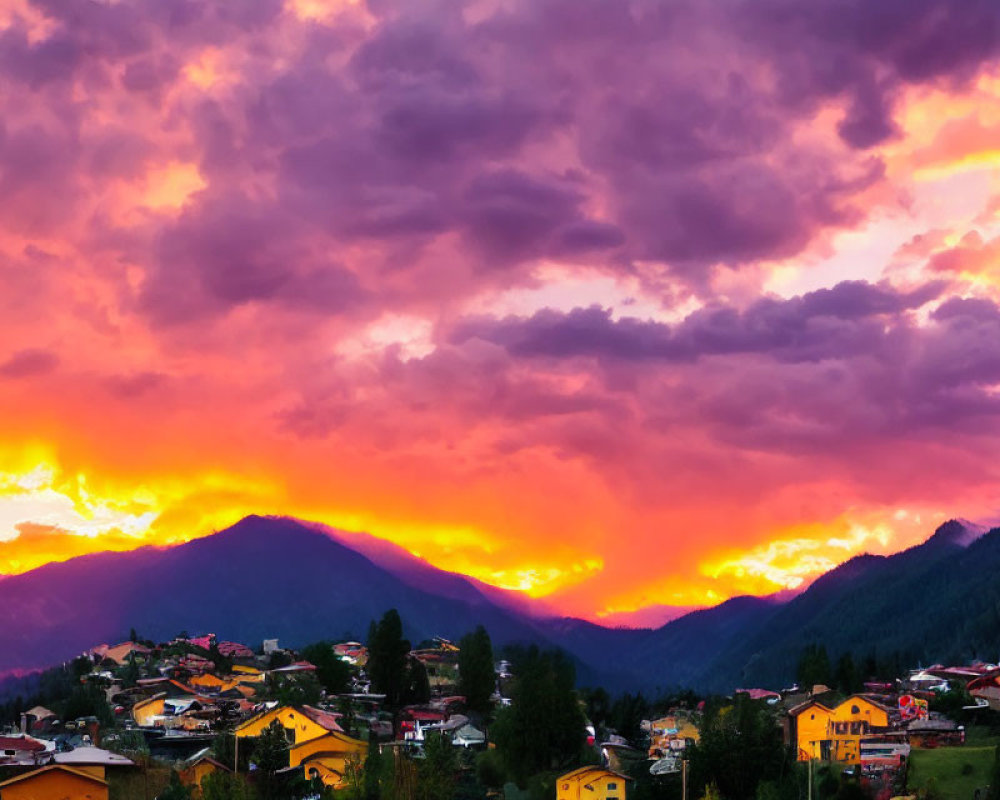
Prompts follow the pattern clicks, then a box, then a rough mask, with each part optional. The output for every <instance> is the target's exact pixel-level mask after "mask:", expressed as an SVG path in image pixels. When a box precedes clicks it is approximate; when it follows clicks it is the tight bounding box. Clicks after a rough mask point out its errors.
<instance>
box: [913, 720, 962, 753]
mask: <svg viewBox="0 0 1000 800" xmlns="http://www.w3.org/2000/svg"><path fill="white" fill-rule="evenodd" d="M906 731H907V733H908V734H909V740H910V744H911V745H912V746H913V747H944V746H949V745H962V744H965V728H964V727H963V726H961V725H959V724H958V723H956V722H953V721H952V720H950V719H946V718H945V717H941V716H935V717H934V718H932V719H915V720H912V721H911V722H909V723H907V726H906Z"/></svg>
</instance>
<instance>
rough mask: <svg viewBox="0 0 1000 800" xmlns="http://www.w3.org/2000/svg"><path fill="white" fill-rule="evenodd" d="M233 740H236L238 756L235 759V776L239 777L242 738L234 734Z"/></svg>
mask: <svg viewBox="0 0 1000 800" xmlns="http://www.w3.org/2000/svg"><path fill="white" fill-rule="evenodd" d="M233 738H234V739H235V740H236V748H235V753H236V755H235V756H234V757H233V762H234V763H233V774H234V775H238V774H239V772H240V737H239V736H237V735H236V734H233Z"/></svg>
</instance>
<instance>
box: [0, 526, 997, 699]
mask: <svg viewBox="0 0 1000 800" xmlns="http://www.w3.org/2000/svg"><path fill="white" fill-rule="evenodd" d="M998 570H1000V530H994V531H991V532H989V533H986V534H981V533H980V532H979V531H978V530H976V529H974V528H973V527H972V526H969V525H967V524H963V523H960V522H955V521H953V522H949V523H947V524H945V525H943V526H941V527H940V528H939V529H938V530H937V531H936V532H935V534H934V535H933V536H931V537H930V538H929V539H928V540H927V541H926V542H925V543H923V544H921V545H919V546H917V547H913V548H910V549H909V550H905V551H903V552H901V553H897V554H895V555H892V556H867V555H866V556H857V557H855V558H852V559H851V560H849V561H848V562H846V563H844V564H842V565H841V566H839V567H837V568H836V569H834V570H831V571H830V572H829V573H827V574H826V575H824V576H822V577H821V578H820V579H818V580H816V581H815V582H814V583H813V584H812V586H810V587H809V588H808V589H807V590H806V591H804V592H803V593H801V594H800V595H798V596H796V597H793V598H792V599H790V600H789V599H787V597H784V596H779V597H768V598H757V597H737V598H732V599H730V600H728V601H726V602H725V603H722V604H721V605H719V606H716V607H714V608H708V609H701V610H697V611H693V612H691V613H688V614H685V615H684V616H682V617H680V618H678V619H675V620H672V621H671V622H668V623H667V624H665V625H662V626H660V627H658V628H656V629H652V630H626V629H612V628H608V627H602V626H600V625H595V624H593V623H591V622H586V621H583V620H578V619H572V618H559V617H552V616H548V615H547V614H545V613H544V612H540V611H539V609H538V608H537V607H532V606H531V604H530V603H527V604H526V603H525V602H524V601H523V600H522V601H517V600H515V599H514V596H513V595H514V593H508V592H503V591H502V590H497V589H495V588H493V587H489V589H485V588H484V587H483V586H482V585H480V584H478V583H477V582H475V581H473V580H471V579H468V578H466V577H465V576H462V575H457V574H453V573H448V572H443V571H441V570H438V569H436V568H434V567H432V566H430V565H429V564H427V563H425V562H423V561H421V560H420V559H417V558H415V557H413V556H411V555H410V554H408V553H406V552H405V551H403V550H401V549H400V548H396V547H394V546H392V545H386V544H384V543H380V542H378V541H377V540H374V539H373V538H372V537H366V536H364V535H360V534H349V533H343V532H338V531H328V530H326V529H322V528H321V527H320V526H313V525H308V524H305V523H301V522H298V521H296V520H291V519H286V518H274V517H258V516H252V517H247V518H246V519H244V520H242V521H241V522H239V523H238V524H236V525H234V526H233V527H231V528H228V529H226V530H224V531H221V532H219V533H216V534H214V535H212V536H208V537H205V538H202V539H196V540H194V541H191V542H188V543H186V544H182V545H178V546H174V547H169V548H152V547H147V548H142V549H139V550H135V551H131V552H124V553H100V554H94V555H87V556H81V557H78V558H75V559H72V560H70V561H67V562H64V563H57V564H49V565H46V566H44V567H41V568H39V569H36V570H34V571H32V572H28V573H25V574H23V575H17V576H10V577H8V578H6V579H5V580H3V581H2V582H0V673H4V672H10V671H13V670H23V669H28V668H37V667H42V666H47V665H50V664H53V663H57V662H60V661H62V660H65V659H67V658H70V657H72V656H74V655H76V654H78V653H79V652H82V651H83V650H85V649H87V648H89V647H91V646H93V645H96V644H100V643H102V642H113V641H116V640H120V639H122V638H124V637H125V635H126V633H127V631H128V630H129V628H130V627H135V628H136V629H137V630H139V631H140V632H141V633H142V634H143V635H144V636H148V637H151V638H154V639H166V638H170V637H172V636H174V635H176V634H177V633H178V632H180V631H182V630H188V631H190V632H192V633H195V632H207V631H211V632H215V633H217V634H218V635H220V636H222V637H225V638H231V639H236V640H240V641H244V642H246V643H248V644H251V645H256V644H258V643H259V642H260V640H262V639H263V638H268V637H275V636H276V637H278V638H279V639H281V640H282V641H283V642H284V643H286V644H289V645H292V646H296V645H302V644H306V643H308V642H310V641H315V640H317V639H321V638H330V637H342V636H350V637H364V636H365V635H366V632H367V628H368V624H369V622H370V621H371V620H373V619H377V618H378V617H380V616H381V615H382V614H383V613H384V612H385V611H386V610H387V609H389V608H397V609H399V610H400V613H401V615H402V617H403V620H404V623H405V625H406V633H407V635H408V636H409V637H410V638H411V640H412V641H414V642H417V641H419V640H421V639H424V638H429V637H431V636H434V635H442V636H446V637H450V638H454V637H459V636H461V635H462V634H463V633H465V632H467V631H470V630H472V629H473V628H474V627H475V626H476V625H477V624H483V625H485V626H486V627H487V629H488V630H489V631H490V634H491V636H492V637H493V639H494V641H495V642H497V643H514V642H521V643H528V642H535V643H539V644H541V645H544V646H559V647H562V648H564V649H566V650H567V651H568V652H569V653H571V654H572V655H573V656H574V657H575V658H576V660H577V663H578V669H579V677H580V682H581V683H597V682H600V683H604V684H605V685H607V686H609V688H612V689H626V688H629V689H635V688H643V689H645V690H647V691H649V690H654V689H655V688H656V687H663V688H666V687H680V686H692V687H696V688H700V689H715V690H721V691H727V690H731V689H732V688H734V687H735V686H738V685H749V684H755V685H767V686H772V687H774V686H778V685H780V684H782V683H785V682H788V681H790V680H791V679H792V677H793V675H794V669H795V663H796V660H797V657H798V654H799V652H800V651H801V649H802V647H803V646H804V645H806V644H809V643H811V642H818V643H823V644H825V645H826V647H827V648H828V650H829V651H830V653H831V655H833V656H836V655H837V654H839V653H842V652H846V651H852V652H853V653H854V654H855V655H857V656H862V655H866V654H868V653H869V652H872V653H878V654H880V655H884V654H886V653H889V652H899V653H900V654H901V655H904V656H905V657H906V658H908V659H913V660H917V659H925V660H944V659H947V658H955V659H958V658H965V657H969V656H980V657H986V658H993V659H995V658H997V657H998V655H1000V653H998V652H995V651H996V650H997V645H996V641H997V640H998V638H1000V637H998V634H1000V611H998V609H1000V586H998V581H997V580H996V577H995V576H996V574H998ZM990 648H992V650H990Z"/></svg>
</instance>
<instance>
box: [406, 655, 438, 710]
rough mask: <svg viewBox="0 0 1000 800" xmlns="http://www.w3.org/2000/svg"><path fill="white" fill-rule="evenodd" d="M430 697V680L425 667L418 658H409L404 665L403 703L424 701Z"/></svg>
mask: <svg viewBox="0 0 1000 800" xmlns="http://www.w3.org/2000/svg"><path fill="white" fill-rule="evenodd" d="M430 699H431V681H430V678H428V677H427V668H426V667H425V666H424V665H423V663H421V661H420V660H419V659H416V658H409V659H408V660H407V665H406V685H405V688H404V689H403V696H402V698H401V700H402V703H403V705H410V704H420V703H426V702H427V701H428V700H430Z"/></svg>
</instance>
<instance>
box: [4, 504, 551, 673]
mask: <svg viewBox="0 0 1000 800" xmlns="http://www.w3.org/2000/svg"><path fill="white" fill-rule="evenodd" d="M394 556H396V557H397V558H398V554H394ZM387 558H388V557H387ZM410 561H412V562H413V563H412V564H410V563H404V561H402V560H397V562H396V563H395V564H394V566H393V569H387V568H385V567H381V566H379V565H378V564H376V563H375V562H374V561H373V560H372V559H370V558H368V557H366V556H365V555H362V554H361V553H360V552H357V551H356V550H354V549H352V548H350V547H348V546H346V545H345V544H343V543H341V542H338V541H336V540H335V539H334V538H332V537H331V536H328V535H326V534H325V533H323V532H321V531H319V530H316V529H315V528H313V527H310V526H306V525H304V524H302V523H299V522H297V521H294V520H290V519H280V518H265V517H257V516H254V517H247V518H246V519H244V520H242V521H241V522H239V523H237V524H236V525H234V526H233V527H231V528H228V529H227V530H224V531H221V532H219V533H216V534H214V535H211V536H207V537H204V538H201V539H195V540H193V541H191V542H188V543H186V544H182V545H177V546H174V547H168V548H154V547H145V548H141V549H138V550H134V551H131V552H126V553H99V554H95V555H88V556H82V557H79V558H74V559H71V560H69V561H66V562H63V563H58V564H49V565H46V566H44V567H41V568H39V569H36V570H33V571H31V572H27V573H25V574H23V575H16V576H11V577H9V578H7V579H6V580H4V581H3V582H2V583H0V673H3V672H6V671H10V670H13V669H18V668H22V669H23V668H30V667H38V666H44V665H48V664H51V663H55V662H59V661H62V660H64V659H66V658H69V657H72V656H74V655H76V654H78V653H80V652H81V651H83V650H85V649H87V648H89V647H92V646H93V645H96V644H100V643H101V642H110V641H118V640H121V639H123V638H125V637H126V636H127V633H128V630H129V628H131V627H134V628H135V629H136V630H138V631H140V632H141V633H142V635H144V636H148V637H151V638H154V639H166V638H169V637H172V636H174V635H176V634H177V633H178V632H180V631H182V630H190V631H192V632H195V631H198V632H205V631H213V632H217V633H218V634H219V635H220V636H225V637H226V638H232V639H236V640H241V641H245V642H248V643H250V644H257V643H259V642H260V641H261V640H262V639H264V638H269V637H275V636H277V637H280V639H281V640H283V641H285V642H287V643H288V644H289V645H301V644H305V643H307V642H310V641H314V640H316V639H320V638H323V637H340V636H350V637H364V636H366V635H367V631H368V625H369V622H370V621H371V620H373V619H378V618H379V617H380V616H381V615H382V614H383V613H384V612H385V611H386V610H388V609H389V608H397V609H399V610H400V613H401V615H402V617H403V620H404V622H405V624H406V633H407V635H408V636H409V637H410V638H411V639H412V640H413V641H414V642H417V641H419V640H421V639H425V638H430V637H431V636H435V635H442V636H446V637H458V636H461V635H462V634H464V633H466V632H468V631H471V630H472V629H473V628H474V627H475V626H476V625H477V624H483V625H485V626H486V627H487V629H488V630H489V631H490V633H491V635H492V636H493V637H494V638H495V639H496V640H498V641H541V642H543V643H545V638H544V633H542V632H540V631H539V630H537V629H535V628H534V627H533V626H532V625H531V623H530V621H529V620H527V619H526V618H523V617H521V616H519V615H517V614H515V613H512V612H509V611H507V610H506V609H504V608H502V607H500V606H499V605H497V604H495V603H493V602H491V601H490V600H489V599H488V598H487V597H486V596H485V595H484V594H482V593H481V592H480V591H479V590H478V589H477V588H476V587H475V585H473V584H472V583H471V582H469V581H466V580H465V579H464V578H462V577H461V576H457V575H454V574H451V573H447V572H443V571H441V570H435V569H434V568H433V567H431V566H429V565H426V564H424V562H419V561H418V560H417V559H413V558H411V559H410ZM421 565H423V566H421Z"/></svg>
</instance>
